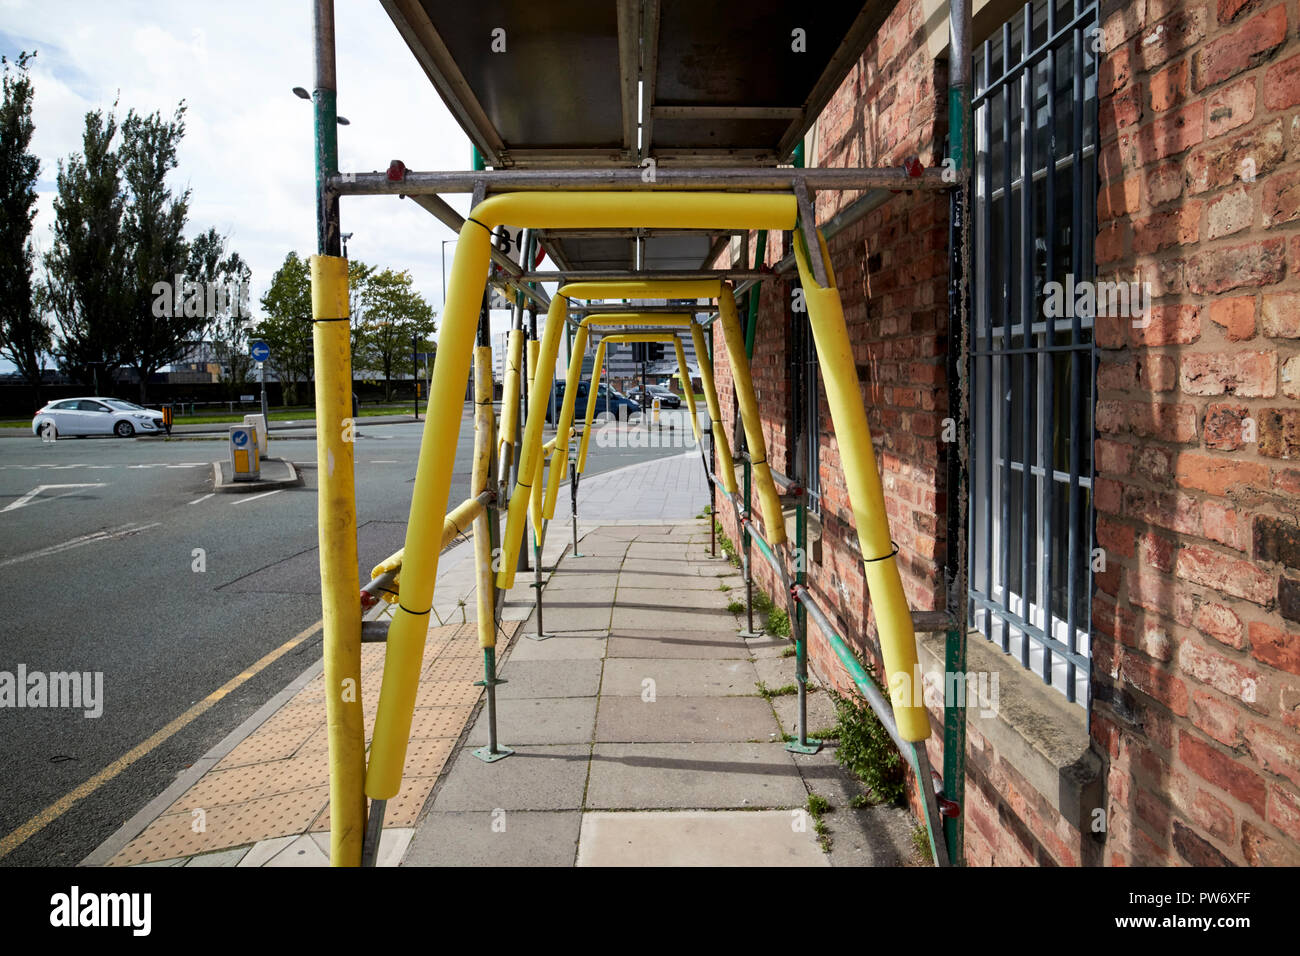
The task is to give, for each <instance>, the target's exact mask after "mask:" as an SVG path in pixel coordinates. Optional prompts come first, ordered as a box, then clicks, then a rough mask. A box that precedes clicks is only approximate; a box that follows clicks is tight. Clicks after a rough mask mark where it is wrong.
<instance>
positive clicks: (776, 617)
mask: <svg viewBox="0 0 1300 956" xmlns="http://www.w3.org/2000/svg"><path fill="white" fill-rule="evenodd" d="M767 631H768V633H769V634H775V635H776V636H777V637H789V636H790V615H788V614H786V612H785V610H784V609H782V608H779V607H777V608H773V609H772V610H770V611H768V612H767Z"/></svg>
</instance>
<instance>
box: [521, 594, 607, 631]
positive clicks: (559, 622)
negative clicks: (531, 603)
mask: <svg viewBox="0 0 1300 956" xmlns="http://www.w3.org/2000/svg"><path fill="white" fill-rule="evenodd" d="M565 593H568V592H565ZM555 597H556V596H555V595H552V596H551V599H548V598H546V597H545V596H543V597H542V624H543V625H544V626H545V628H546V630H547V633H550V632H551V631H601V630H608V629H609V620H610V607H609V605H596V606H592V605H578V606H574V605H573V604H571V603H570V602H568V601H564V600H555ZM535 625H536V615H535V614H534V615H533V616H532V617H531V618H530V620H529V622H528V623H527V624H525V625H524V633H525V634H527V633H528V632H530V631H533V630H535Z"/></svg>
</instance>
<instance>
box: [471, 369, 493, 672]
mask: <svg viewBox="0 0 1300 956" xmlns="http://www.w3.org/2000/svg"><path fill="white" fill-rule="evenodd" d="M492 418H493V415H492V349H491V348H489V347H488V346H479V347H478V348H476V349H475V350H474V468H473V470H472V472H471V474H470V494H472V495H475V496H478V495H480V494H482V493H483V492H484V491H486V490H487V486H488V479H489V472H490V471H491V465H492V442H493V441H494V440H495V437H496V436H495V435H494V434H493V432H494V431H495V429H494V427H493V421H492ZM474 577H475V581H476V587H475V597H476V599H477V601H476V603H477V607H478V644H479V647H496V643H497V642H496V633H497V629H496V594H495V592H494V591H493V588H492V583H493V581H494V580H495V578H496V576H495V575H494V574H493V572H492V535H491V532H490V530H489V527H488V516H487V514H481V515H479V516H478V517H477V518H476V519H474Z"/></svg>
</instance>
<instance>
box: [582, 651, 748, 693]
mask: <svg viewBox="0 0 1300 956" xmlns="http://www.w3.org/2000/svg"><path fill="white" fill-rule="evenodd" d="M646 680H651V681H653V682H654V685H653V690H654V694H655V696H656V697H722V696H728V695H736V694H753V693H754V682H755V680H756V676H755V674H754V665H753V664H751V663H750V662H749V661H741V660H708V659H703V660H701V659H696V660H677V659H671V658H668V659H659V660H655V659H652V658H632V657H619V658H612V659H610V660H608V661H606V662H605V675H604V679H603V680H602V682H601V687H600V693H601V696H602V697H636V698H638V699H640V698H641V696H642V695H643V694H645V693H646V690H647V688H646V685H645V681H646Z"/></svg>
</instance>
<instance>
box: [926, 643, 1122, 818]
mask: <svg viewBox="0 0 1300 956" xmlns="http://www.w3.org/2000/svg"><path fill="white" fill-rule="evenodd" d="M944 639H945V638H944V635H943V634H918V635H917V644H918V647H919V649H920V662H921V669H922V670H923V671H925V672H927V673H929V672H931V671H937V672H939V673H943V671H944ZM966 672H967V673H968V674H969V673H981V672H986V673H989V674H994V673H996V674H997V675H998V706H997V713H996V714H994V715H990V716H987V717H985V716H981V713H980V710H979V708H978V707H977V706H968V707H967V709H966V726H967V730H968V731H974V732H975V733H978V734H979V735H980V736H981V737H983V738H984V739H985V740H987V741H988V743H989V744H990V745H991V746H992V747H993V749H994V750H995V751H996V752H997V754H998V756H1000V757H1001V758H1003V759H1004V760H1006V761H1007V763H1008V764H1010V765H1011V766H1012V767H1014V768H1015V769H1016V770H1017V772H1019V773H1020V774H1021V775H1022V776H1023V777H1024V778H1025V779H1026V780H1027V781H1028V782H1029V784H1030V786H1032V787H1033V788H1034V789H1035V790H1037V791H1038V793H1039V794H1041V795H1042V797H1043V799H1044V800H1045V801H1046V802H1047V803H1048V805H1049V806H1051V807H1052V808H1053V809H1054V810H1056V812H1057V813H1059V814H1060V815H1061V816H1062V817H1064V818H1065V820H1066V821H1067V822H1069V824H1070V825H1071V826H1073V827H1074V828H1075V829H1077V830H1078V831H1079V832H1080V833H1089V832H1091V829H1092V811H1093V810H1094V809H1096V808H1097V807H1100V806H1102V805H1103V781H1102V777H1101V772H1102V764H1101V759H1100V758H1099V757H1098V756H1097V754H1096V753H1095V752H1094V751H1093V749H1092V742H1091V738H1090V737H1089V735H1088V726H1087V714H1086V712H1085V711H1084V709H1083V708H1081V707H1080V706H1079V705H1078V704H1072V703H1070V702H1069V701H1067V700H1066V699H1065V697H1064V695H1062V694H1061V693H1059V692H1058V691H1056V690H1053V689H1052V688H1051V687H1048V686H1047V685H1046V684H1044V683H1043V682H1042V680H1041V678H1039V676H1038V675H1037V674H1035V673H1033V672H1032V671H1028V670H1025V669H1024V668H1023V667H1021V666H1020V662H1019V661H1018V660H1016V659H1015V658H1013V657H1011V656H1009V655H1007V654H1003V653H1002V650H1001V648H998V647H996V646H995V645H993V644H992V643H990V642H989V641H988V640H987V639H986V638H985V637H984V635H982V634H980V633H979V632H978V631H974V630H972V631H971V632H970V634H969V635H968V637H967V643H966ZM940 719H942V718H940ZM967 759H969V755H968V757H967Z"/></svg>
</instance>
